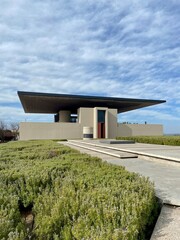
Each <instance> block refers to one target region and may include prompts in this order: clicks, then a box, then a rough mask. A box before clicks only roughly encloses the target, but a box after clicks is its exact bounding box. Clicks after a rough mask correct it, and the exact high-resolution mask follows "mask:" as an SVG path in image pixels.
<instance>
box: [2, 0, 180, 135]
mask: <svg viewBox="0 0 180 240" xmlns="http://www.w3.org/2000/svg"><path fill="white" fill-rule="evenodd" d="M179 13H180V1H179V0H150V1H144V0H126V1H120V0H111V1H107V0H99V1H97V0H87V1H85V0H68V1H67V0H1V2H0V120H3V121H6V122H19V121H52V119H53V117H52V116H49V115H35V114H25V113H24V111H23V109H22V106H21V104H20V101H19V98H18V96H17V91H18V90H20V91H32V92H50V93H65V94H66V93H67V94H83V95H98V96H116V97H127V98H141V99H142V98H145V99H162V100H166V101H167V102H166V103H163V104H160V105H155V106H152V107H147V108H144V109H140V110H134V111H131V112H128V113H123V114H120V115H119V121H120V122H124V121H128V122H138V123H144V122H145V121H146V122H147V123H161V124H164V132H165V133H180V14H179Z"/></svg>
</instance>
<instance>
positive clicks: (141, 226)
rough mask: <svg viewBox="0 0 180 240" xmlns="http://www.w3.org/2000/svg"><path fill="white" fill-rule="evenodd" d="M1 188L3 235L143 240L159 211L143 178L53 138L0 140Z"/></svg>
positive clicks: (15, 239)
mask: <svg viewBox="0 0 180 240" xmlns="http://www.w3.org/2000/svg"><path fill="white" fill-rule="evenodd" d="M0 193H1V194H0V206H1V208H0V239H4V240H6V239H9V240H20V239H43V240H46V239H47V240H48V239H54V240H57V239H64V240H71V239H72V240H73V239H76V240H80V239H86V240H88V239H89V240H90V239H93V240H95V239H98V240H116V239H124V240H125V239H126V240H128V239H129V240H134V239H141V240H143V239H146V237H147V229H149V226H150V225H151V224H152V222H153V221H154V219H155V217H156V215H157V210H158V203H157V200H156V198H155V193H154V187H153V184H152V183H151V182H149V180H148V179H147V178H144V177H141V176H139V175H138V174H135V173H129V172H128V171H126V170H125V169H124V167H120V166H114V165H110V164H107V163H103V162H102V161H101V160H100V159H98V158H95V157H90V156H89V155H86V154H80V153H79V152H78V151H76V150H72V149H70V148H69V147H65V146H63V145H60V144H57V143H55V142H53V141H26V142H13V143H7V144H1V146H0ZM22 208H24V209H26V208H27V209H28V208H31V210H32V213H33V215H34V227H33V229H32V230H29V229H28V228H27V226H26V224H25V220H24V218H23V217H22V213H21V209H22Z"/></svg>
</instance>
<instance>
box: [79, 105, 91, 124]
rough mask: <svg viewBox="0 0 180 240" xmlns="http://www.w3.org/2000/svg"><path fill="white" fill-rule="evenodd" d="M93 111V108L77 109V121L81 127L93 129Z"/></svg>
mask: <svg viewBox="0 0 180 240" xmlns="http://www.w3.org/2000/svg"><path fill="white" fill-rule="evenodd" d="M93 118H94V111H93V108H79V109H78V121H79V123H80V124H81V125H83V126H85V127H86V126H87V127H93V124H94V122H93Z"/></svg>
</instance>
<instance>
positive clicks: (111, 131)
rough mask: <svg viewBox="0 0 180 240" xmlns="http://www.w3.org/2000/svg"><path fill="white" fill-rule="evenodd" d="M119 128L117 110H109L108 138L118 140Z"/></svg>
mask: <svg viewBox="0 0 180 240" xmlns="http://www.w3.org/2000/svg"><path fill="white" fill-rule="evenodd" d="M117 127H118V124H117V109H108V138H116V136H117Z"/></svg>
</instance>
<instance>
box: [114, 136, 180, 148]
mask: <svg viewBox="0 0 180 240" xmlns="http://www.w3.org/2000/svg"><path fill="white" fill-rule="evenodd" d="M117 139H119V140H121V139H127V140H134V141H135V142H139V143H150V144H160V145H171V146H180V136H134V137H117Z"/></svg>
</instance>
